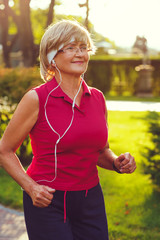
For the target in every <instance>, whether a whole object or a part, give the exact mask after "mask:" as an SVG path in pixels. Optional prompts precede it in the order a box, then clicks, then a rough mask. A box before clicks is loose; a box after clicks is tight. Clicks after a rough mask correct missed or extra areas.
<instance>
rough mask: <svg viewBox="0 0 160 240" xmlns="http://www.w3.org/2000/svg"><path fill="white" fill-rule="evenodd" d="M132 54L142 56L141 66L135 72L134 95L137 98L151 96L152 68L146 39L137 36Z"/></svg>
mask: <svg viewBox="0 0 160 240" xmlns="http://www.w3.org/2000/svg"><path fill="white" fill-rule="evenodd" d="M133 53H136V54H140V55H142V57H143V59H142V64H141V65H139V66H137V67H136V68H135V70H136V71H137V72H138V78H137V80H136V95H137V96H139V97H151V96H152V72H153V71H154V67H152V66H151V64H150V59H149V54H148V47H147V39H146V38H145V37H139V36H137V38H136V41H135V43H134V45H133Z"/></svg>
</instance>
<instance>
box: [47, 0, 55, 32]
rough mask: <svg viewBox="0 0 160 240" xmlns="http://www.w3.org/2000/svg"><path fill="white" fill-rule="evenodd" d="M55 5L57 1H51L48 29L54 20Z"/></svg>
mask: <svg viewBox="0 0 160 240" xmlns="http://www.w3.org/2000/svg"><path fill="white" fill-rule="evenodd" d="M54 5H55V0H51V2H50V5H49V11H48V16H47V24H46V27H48V26H49V25H50V24H51V23H52V22H53V18H54Z"/></svg>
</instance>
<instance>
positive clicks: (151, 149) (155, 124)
mask: <svg viewBox="0 0 160 240" xmlns="http://www.w3.org/2000/svg"><path fill="white" fill-rule="evenodd" d="M146 119H147V120H148V125H149V126H148V133H149V134H150V140H151V146H147V147H145V150H144V152H143V153H142V155H143V157H144V161H143V162H142V166H143V169H144V173H145V174H149V175H150V177H151V179H152V180H153V182H154V183H156V184H157V185H159V184H160V114H159V113H157V112H150V113H148V115H147V117H146Z"/></svg>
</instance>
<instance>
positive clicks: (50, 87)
mask: <svg viewBox="0 0 160 240" xmlns="http://www.w3.org/2000/svg"><path fill="white" fill-rule="evenodd" d="M57 86H58V83H57V81H56V79H55V77H54V78H53V79H52V80H51V81H49V82H47V90H48V93H50V92H51V91H52V90H53V89H54V88H56V87H57ZM82 86H83V95H91V90H90V88H89V86H88V85H87V83H86V82H85V81H84V80H83V83H82ZM50 95H51V96H53V97H57V98H58V97H59V98H61V97H66V94H65V93H64V92H63V91H62V89H61V87H57V88H56V89H55V90H54V91H53V92H51V94H50Z"/></svg>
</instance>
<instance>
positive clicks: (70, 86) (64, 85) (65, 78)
mask: <svg viewBox="0 0 160 240" xmlns="http://www.w3.org/2000/svg"><path fill="white" fill-rule="evenodd" d="M55 78H56V81H57V82H58V83H59V82H60V81H61V79H60V76H59V74H56V75H55ZM80 85H81V76H79V77H77V76H71V75H66V74H65V75H64V74H62V82H61V85H60V87H61V89H62V91H63V92H64V93H65V94H66V95H68V97H69V98H71V99H72V100H73V99H74V98H75V96H76V94H77V93H78V91H79V93H78V95H77V97H76V100H75V103H76V104H77V106H80V102H81V97H82V94H83V87H82V86H80ZM79 88H80V89H79Z"/></svg>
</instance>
